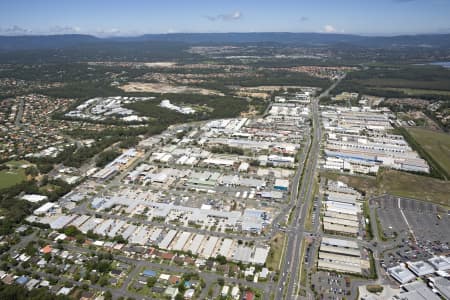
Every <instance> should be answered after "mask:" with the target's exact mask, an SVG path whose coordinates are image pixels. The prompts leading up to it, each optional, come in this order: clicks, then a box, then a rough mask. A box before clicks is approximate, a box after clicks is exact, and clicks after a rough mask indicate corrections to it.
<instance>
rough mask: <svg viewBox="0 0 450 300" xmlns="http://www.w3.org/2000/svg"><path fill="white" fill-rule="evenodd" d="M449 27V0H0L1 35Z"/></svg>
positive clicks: (386, 31) (377, 31) (384, 31)
mask: <svg viewBox="0 0 450 300" xmlns="http://www.w3.org/2000/svg"><path fill="white" fill-rule="evenodd" d="M176 32H325V33H349V34H362V35H397V34H421V33H450V0H272V1H269V0H240V1H237V0H163V1H155V0H122V1H120V0H71V1H69V0H0V35H30V34H31V35H32V34H35V35H36V34H68V33H83V34H93V35H96V36H134V35H140V34H145V33H176Z"/></svg>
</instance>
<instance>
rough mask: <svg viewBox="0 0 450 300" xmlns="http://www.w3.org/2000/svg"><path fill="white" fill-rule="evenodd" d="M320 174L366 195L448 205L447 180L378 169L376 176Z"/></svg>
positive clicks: (449, 199)
mask: <svg viewBox="0 0 450 300" xmlns="http://www.w3.org/2000/svg"><path fill="white" fill-rule="evenodd" d="M321 176H324V177H326V178H329V179H332V180H340V181H342V182H344V183H346V184H348V185H349V186H352V187H354V188H356V189H358V190H360V191H364V192H365V193H366V195H367V196H368V197H371V196H376V195H382V194H391V195H396V196H401V197H407V198H414V199H419V200H425V201H429V202H433V203H436V204H440V205H443V206H444V207H447V208H449V207H450V198H449V195H450V184H449V183H448V182H447V181H443V180H439V179H435V178H432V177H427V176H420V175H415V174H410V173H406V172H401V171H396V170H388V169H386V170H380V172H379V173H378V175H377V177H376V178H375V177H368V176H354V175H347V174H345V175H344V174H338V173H333V172H323V173H321Z"/></svg>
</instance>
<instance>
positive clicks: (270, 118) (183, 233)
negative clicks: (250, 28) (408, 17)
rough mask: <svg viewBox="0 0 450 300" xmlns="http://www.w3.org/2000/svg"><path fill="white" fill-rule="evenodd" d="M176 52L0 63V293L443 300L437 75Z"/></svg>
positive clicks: (255, 52)
mask: <svg viewBox="0 0 450 300" xmlns="http://www.w3.org/2000/svg"><path fill="white" fill-rule="evenodd" d="M109 43H112V45H115V46H114V47H123V46H124V45H127V43H128V42H126V41H121V42H117V41H114V40H112V41H110V42H109ZM114 43H119V44H118V45H116V44H114ZM132 43H134V41H133V42H132ZM155 43H156V42H155ZM269 44H270V43H269ZM108 45H109V44H108ZM133 45H134V44H131V46H130V47H132V46H133ZM97 46H98V47H100V46H99V45H91V47H97ZM175 46H178V44H177V45H175ZM175 46H174V45H172V44H170V45H166V44H164V47H163V49H164V51H162V52H161V53H159V52H155V53H154V52H151V53H152V54H151V59H150V58H148V57H147V58H146V57H141V56H137V57H135V58H133V59H131V58H129V57H122V56H120V55H122V54H123V53H125V52H126V51H125V50H124V51H125V52H122V51H119V52H118V53H117V54H114V55H117V56H113V55H111V56H109V55H106V54H104V53H107V52H102V51H112V50H110V49H109V48H108V49H109V50H108V49H106V50H105V49H104V50H102V51H99V52H95V54H94V56H95V57H97V55H104V56H102V57H101V59H94V58H93V57H89V56H86V57H84V56H83V58H82V59H81V58H78V56H76V59H75V60H76V61H75V62H73V63H72V62H71V63H68V64H64V63H61V64H60V63H53V59H56V58H58V55H60V54H54V55H53V56H51V57H50V58H48V59H49V60H50V61H52V62H51V63H50V62H49V63H42V64H39V65H37V64H34V63H31V64H30V63H28V62H25V61H24V62H22V63H20V64H16V63H2V64H0V84H1V85H0V86H1V95H0V130H1V132H2V135H1V136H0V157H1V164H0V166H1V168H0V191H1V192H0V194H1V195H0V200H1V201H0V225H1V226H0V231H1V233H0V298H1V299H83V300H87V299H96V300H109V299H115V300H119V299H236V300H238V299H245V300H251V299H267V300H271V299H276V300H278V299H366V300H373V299H374V300H375V299H398V300H404V299H410V300H413V299H414V300H416V299H427V300H433V299H450V281H449V278H450V275H449V274H450V249H449V242H450V216H449V209H450V202H449V201H450V200H449V199H450V198H449V197H450V196H449V195H450V189H449V184H448V180H449V179H450V176H449V174H450V169H449V165H448V163H449V161H448V158H449V157H450V151H449V149H450V148H449V145H450V136H449V135H448V124H447V120H448V113H449V108H448V107H449V106H448V104H449V101H450V100H449V99H450V98H448V97H447V96H445V95H447V94H445V93H450V92H448V91H447V90H448V83H449V82H450V81H449V80H450V73H449V72H450V70H448V69H446V68H444V67H441V66H428V65H425V64H420V65H417V61H420V59H419V58H420V57H419V58H414V60H413V62H411V64H410V65H407V66H405V65H401V66H398V65H395V66H392V65H389V64H388V62H386V61H383V62H379V63H373V65H372V64H364V63H363V62H365V61H366V60H368V59H369V58H371V57H372V56H373V57H384V56H383V55H391V56H392V57H394V58H396V57H397V56H396V55H397V54H398V52H395V51H393V50H392V51H393V52H390V51H391V50H380V49H376V50H374V49H372V48H367V49H369V50H366V51H367V52H364V51H362V52H358V51H360V50H352V51H355V52H353V54H354V55H356V54H358V55H359V56H358V57H360V58H358V59H361V62H360V63H354V62H353V60H352V59H353V57H352V58H351V59H350V58H349V57H346V56H345V55H344V54H342V53H343V52H341V49H340V48H333V47H338V46H333V47H331V46H330V47H331V48H329V47H328V46H326V47H322V46H317V47H316V46H314V47H301V46H298V45H297V46H293V45H285V46H283V47H281V46H277V47H275V46H273V45H271V44H270V45H265V44H264V43H262V44H261V45H259V44H257V45H254V44H252V43H249V44H248V45H246V44H234V43H231V44H230V45H228V44H227V43H226V42H223V44H222V43H220V44H217V45H212V46H211V45H209V44H206V45H198V44H195V45H189V46H186V47H185V45H184V44H183V47H185V48H182V49H181V50H180V51H179V52H176V54H172V52H171V51H175V50H174V49H173V48H171V47H175ZM80 47H81V46H80ZM108 47H109V46H108ZM133 47H134V46H133ZM161 47H162V46H161ZM101 49H103V48H101ZM330 49H332V50H330ZM345 49H346V50H345V51H347V48H345ZM414 49H416V48H414ZM61 51H62V50H61ZM86 51H88V50H86ZM89 51H90V50H89ZM127 51H128V48H127ZM151 51H154V50H151ZM372 51H374V53H376V55H375V54H374V53H372ZM383 51H386V52H383ZM410 51H411V54H410V55H411V56H412V57H413V56H414V55H422V54H421V53H422V52H420V53H416V52H414V51H413V50H410ZM423 51H426V50H423ZM8 53H9V52H8ZM87 53H89V52H87ZM99 53H103V54H99ZM368 53H369V54H368ZM435 53H437V52H435ZM446 53H447V52H446ZM11 55H12V54H11ZM36 55H41V54H36ZM65 55H66V54H64V57H63V58H64V59H66V58H67V57H71V55H75V54H74V53H72V52H71V54H67V56H65ZM83 55H84V54H83ZM86 55H87V54H86ZM135 55H138V54H135ZM142 55H148V54H142ZM169 55H173V57H172V58H171V59H169V58H168V57H169ZM365 55H369V57H366V56H365ZM436 55H437V54H436ZM8 57H9V56H8ZM26 57H27V56H26ZM88 57H89V59H88V62H85V61H84V60H85V59H86V58H88ZM414 57H415V56H414ZM2 59H3V58H2V55H1V53H0V61H2ZM5 59H6V58H5ZM8 59H11V58H8ZM21 59H25V58H21ZM380 59H381V58H380ZM422 59H423V58H422ZM416 60H417V61H416ZM405 64H406V62H405ZM55 66H56V67H55ZM55 68H56V69H55ZM399 70H400V71H399ZM411 70H413V71H411ZM395 72H397V73H395ZM414 72H416V73H417V74H425V75H423V76H427V74H431V75H430V77H433V78H434V79H433V80H435V81H434V83H433V87H434V89H435V90H432V89H431V88H429V90H428V91H427V92H424V94H420V93H421V92H420V90H418V89H417V90H415V93H417V95H414V96H412V95H406V94H402V93H403V92H404V93H407V92H408V90H406V87H405V88H403V87H402V88H403V89H404V91H403V92H399V91H398V90H395V91H394V90H393V87H392V86H391V85H389V84H387V83H386V86H384V85H382V86H381V87H380V84H379V82H384V81H383V80H384V79H383V78H390V77H389V76H391V77H392V78H397V79H392V78H391V79H392V81H394V80H397V81H396V82H397V83H398V82H400V83H402V84H404V83H405V82H407V81H408V82H415V83H417V82H419V81H413V80H414V78H413V77H412V76H411V75H410V74H411V73H414ZM421 72H422V73H421ZM427 72H428V73H427ZM405 74H406V75H405ZM402 76H403V77H402ZM41 77H42V78H45V79H41ZM369 77H370V78H371V79H370V80H372V77H373V78H375V77H376V80H377V81H376V83H377V85H376V86H375V85H374V84H373V81H370V82H367V81H365V80H367V78H369ZM85 78H90V79H89V80H85ZM398 78H407V79H398ZM436 78H437V79H436ZM373 80H374V81H375V79H373ZM91 81H92V82H91ZM443 82H444V83H445V82H446V83H447V86H446V87H447V90H445V87H443V86H444V85H445V84H443ZM400 83H399V84H400ZM417 84H418V83H417ZM437 86H439V88H437ZM408 88H409V89H412V88H411V87H410V86H409V87H408ZM398 89H400V87H398ZM423 89H426V88H423ZM441 89H443V90H441ZM433 93H434V94H433ZM431 94H433V95H434V96H430V95H431ZM5 295H6V296H5ZM11 295H13V296H11ZM14 295H15V296H14ZM17 295H21V296H17Z"/></svg>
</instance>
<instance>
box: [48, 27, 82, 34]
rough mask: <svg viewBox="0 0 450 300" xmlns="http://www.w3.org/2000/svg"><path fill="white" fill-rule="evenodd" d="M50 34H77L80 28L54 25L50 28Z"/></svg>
mask: <svg viewBox="0 0 450 300" xmlns="http://www.w3.org/2000/svg"><path fill="white" fill-rule="evenodd" d="M49 31H50V33H78V32H80V31H81V28H80V27H78V26H60V25H56V26H53V27H51V28H50V30H49Z"/></svg>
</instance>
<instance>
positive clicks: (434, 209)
mask: <svg viewBox="0 0 450 300" xmlns="http://www.w3.org/2000/svg"><path fill="white" fill-rule="evenodd" d="M399 199H400V200H399ZM370 204H371V206H372V207H374V208H375V209H376V212H377V215H378V218H379V222H380V224H381V227H382V229H383V231H384V233H385V236H386V237H392V236H397V235H399V234H400V233H402V232H408V231H409V230H410V229H411V230H412V231H413V233H414V236H415V238H416V240H417V242H418V243H433V242H436V243H435V244H443V245H447V246H448V243H449V242H450V218H449V216H448V214H447V211H446V210H444V209H443V208H441V207H438V206H437V205H435V204H432V203H426V202H422V201H418V200H413V199H406V198H398V197H393V196H385V197H380V198H377V199H373V200H371V201H370ZM403 215H404V216H405V218H406V220H405V218H404V217H403ZM408 224H409V226H408ZM438 248H439V247H438ZM437 250H439V249H437ZM443 250H447V249H445V247H444V249H443Z"/></svg>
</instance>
